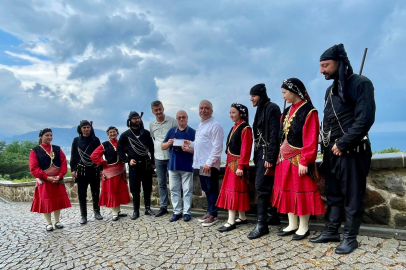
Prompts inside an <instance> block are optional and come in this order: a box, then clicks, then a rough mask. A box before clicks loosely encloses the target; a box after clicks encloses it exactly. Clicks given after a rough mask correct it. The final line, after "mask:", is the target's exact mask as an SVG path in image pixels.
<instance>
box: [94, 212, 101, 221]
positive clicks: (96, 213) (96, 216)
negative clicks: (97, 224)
mask: <svg viewBox="0 0 406 270" xmlns="http://www.w3.org/2000/svg"><path fill="white" fill-rule="evenodd" d="M94 218H95V219H97V220H102V219H103V216H102V215H101V214H100V212H99V211H94Z"/></svg>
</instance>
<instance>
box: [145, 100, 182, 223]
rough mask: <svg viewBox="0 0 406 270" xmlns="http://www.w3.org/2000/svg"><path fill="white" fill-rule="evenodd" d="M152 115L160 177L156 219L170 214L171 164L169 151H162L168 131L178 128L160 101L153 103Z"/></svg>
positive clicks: (151, 124) (157, 172)
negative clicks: (168, 184) (168, 175)
mask: <svg viewBox="0 0 406 270" xmlns="http://www.w3.org/2000/svg"><path fill="white" fill-rule="evenodd" d="M151 109H152V113H153V114H154V115H155V117H156V119H154V120H153V121H152V122H151V123H150V124H149V131H150V133H151V137H152V138H154V149H155V151H154V156H155V166H156V175H157V177H158V185H159V197H160V200H159V204H160V209H159V211H158V213H156V215H155V216H156V217H160V216H162V215H164V214H166V213H168V210H167V207H168V204H169V200H168V187H167V180H168V178H167V173H168V163H169V151H168V150H162V149H161V144H162V142H163V141H164V140H165V137H166V134H167V133H168V131H169V130H170V129H171V128H173V127H175V126H177V125H178V123H177V122H176V120H175V118H173V117H170V116H167V115H165V114H164V106H163V105H162V102H160V101H159V100H156V101H153V102H152V103H151Z"/></svg>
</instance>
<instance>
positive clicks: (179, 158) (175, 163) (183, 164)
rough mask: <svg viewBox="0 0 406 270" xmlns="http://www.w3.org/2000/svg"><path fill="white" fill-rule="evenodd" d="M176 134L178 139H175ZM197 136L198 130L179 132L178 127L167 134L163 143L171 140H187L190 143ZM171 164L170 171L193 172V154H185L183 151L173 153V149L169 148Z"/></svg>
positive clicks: (187, 129) (189, 128) (190, 129)
mask: <svg viewBox="0 0 406 270" xmlns="http://www.w3.org/2000/svg"><path fill="white" fill-rule="evenodd" d="M175 133H176V137H175ZM195 135H196V130H194V129H193V128H191V127H187V128H186V129H184V130H179V128H178V127H173V128H171V129H170V130H169V131H168V134H166V137H165V140H164V141H163V142H167V141H168V140H169V139H173V138H176V139H185V140H189V141H194V140H195ZM168 150H169V164H168V170H170V171H183V172H193V166H192V165H193V154H192V153H188V152H184V151H183V150H181V151H180V152H175V151H173V147H172V146H170V147H169V149H168Z"/></svg>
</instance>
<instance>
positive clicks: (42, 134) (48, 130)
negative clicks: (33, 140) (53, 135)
mask: <svg viewBox="0 0 406 270" xmlns="http://www.w3.org/2000/svg"><path fill="white" fill-rule="evenodd" d="M47 132H52V129H50V128H43V129H41V130H40V131H39V134H38V144H41V143H42V140H41V137H42V136H44V134H45V133H47Z"/></svg>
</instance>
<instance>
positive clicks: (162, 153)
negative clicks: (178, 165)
mask: <svg viewBox="0 0 406 270" xmlns="http://www.w3.org/2000/svg"><path fill="white" fill-rule="evenodd" d="M176 126H178V123H177V122H176V120H175V118H173V117H170V116H167V115H165V119H164V121H163V122H162V123H159V122H158V121H157V120H156V119H154V120H153V121H152V122H151V123H150V124H149V132H151V137H153V138H154V150H155V151H154V156H155V158H156V159H159V160H168V159H169V151H168V150H162V149H161V144H162V142H163V141H164V139H165V136H166V134H167V133H168V131H169V130H170V129H171V128H172V127H176Z"/></svg>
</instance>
